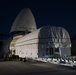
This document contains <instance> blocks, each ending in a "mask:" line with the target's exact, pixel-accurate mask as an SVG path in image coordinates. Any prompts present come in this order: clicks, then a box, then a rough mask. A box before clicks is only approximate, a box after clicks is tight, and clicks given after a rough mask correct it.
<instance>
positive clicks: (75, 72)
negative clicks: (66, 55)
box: [0, 60, 76, 75]
mask: <svg viewBox="0 0 76 75" xmlns="http://www.w3.org/2000/svg"><path fill="white" fill-rule="evenodd" d="M57 74H59V75H76V69H73V68H69V67H64V66H59V65H54V64H51V63H43V62H23V61H18V60H13V61H3V60H1V61H0V75H57Z"/></svg>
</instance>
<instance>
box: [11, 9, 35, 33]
mask: <svg viewBox="0 0 76 75" xmlns="http://www.w3.org/2000/svg"><path fill="white" fill-rule="evenodd" d="M34 30H36V23H35V19H34V16H33V14H32V12H31V10H30V9H29V8H24V9H22V10H21V12H20V13H19V14H18V15H17V17H16V19H15V20H14V23H13V25H12V28H11V30H10V32H11V33H12V32H16V31H25V33H26V32H27V31H29V32H32V31H34Z"/></svg>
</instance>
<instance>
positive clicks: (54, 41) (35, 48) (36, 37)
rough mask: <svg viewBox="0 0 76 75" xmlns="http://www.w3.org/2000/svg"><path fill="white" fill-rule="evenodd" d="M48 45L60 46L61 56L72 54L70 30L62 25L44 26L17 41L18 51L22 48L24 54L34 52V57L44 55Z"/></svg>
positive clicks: (16, 47)
mask: <svg viewBox="0 0 76 75" xmlns="http://www.w3.org/2000/svg"><path fill="white" fill-rule="evenodd" d="M48 47H51V48H53V49H55V48H58V49H59V54H60V56H70V55H71V50H70V48H71V40H70V36H69V34H68V32H67V31H66V30H65V29H64V28H62V27H55V26H44V27H41V28H39V29H37V30H36V31H34V32H32V33H29V34H27V35H25V36H23V37H22V38H20V39H18V40H17V41H16V43H15V50H16V51H19V50H20V51H21V52H22V53H24V55H27V53H28V54H31V53H32V56H33V57H35V56H36V57H38V56H39V55H40V57H41V56H43V54H42V53H43V50H46V49H47V48H48ZM37 53H38V54H37ZM27 57H31V55H28V56H27Z"/></svg>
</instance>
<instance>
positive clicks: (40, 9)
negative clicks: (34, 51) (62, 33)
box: [0, 0, 76, 36]
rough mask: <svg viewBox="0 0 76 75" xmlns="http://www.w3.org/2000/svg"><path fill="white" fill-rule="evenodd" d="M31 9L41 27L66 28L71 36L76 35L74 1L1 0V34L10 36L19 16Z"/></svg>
mask: <svg viewBox="0 0 76 75" xmlns="http://www.w3.org/2000/svg"><path fill="white" fill-rule="evenodd" d="M24 7H28V8H30V9H31V11H32V13H33V15H34V17H35V20H36V24H37V26H38V28H39V27H41V26H44V25H52V26H53V25H54V26H62V27H64V28H65V29H66V30H67V31H68V32H69V34H70V35H71V36H73V35H75V34H76V29H75V28H76V1H73V0H60V1H59V0H0V33H5V34H9V32H10V28H11V26H12V24H13V21H14V19H15V18H16V16H17V14H18V13H19V12H20V11H21V10H22V9H23V8H24Z"/></svg>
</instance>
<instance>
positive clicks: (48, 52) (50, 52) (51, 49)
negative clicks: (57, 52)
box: [45, 47, 54, 56]
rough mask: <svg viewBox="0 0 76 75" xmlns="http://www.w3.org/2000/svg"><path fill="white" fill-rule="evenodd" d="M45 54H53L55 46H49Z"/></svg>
mask: <svg viewBox="0 0 76 75" xmlns="http://www.w3.org/2000/svg"><path fill="white" fill-rule="evenodd" d="M45 54H46V55H47V56H53V55H54V48H52V47H51V48H47V49H46V51H45Z"/></svg>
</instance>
